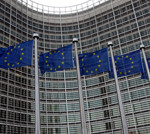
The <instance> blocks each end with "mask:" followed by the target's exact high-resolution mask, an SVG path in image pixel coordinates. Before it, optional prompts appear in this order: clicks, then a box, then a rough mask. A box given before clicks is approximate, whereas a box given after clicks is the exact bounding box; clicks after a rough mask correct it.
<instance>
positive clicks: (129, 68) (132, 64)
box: [109, 50, 142, 78]
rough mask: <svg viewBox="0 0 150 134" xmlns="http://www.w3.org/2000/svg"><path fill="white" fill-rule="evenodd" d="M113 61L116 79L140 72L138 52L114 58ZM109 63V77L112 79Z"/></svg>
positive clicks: (140, 63) (140, 62)
mask: <svg viewBox="0 0 150 134" xmlns="http://www.w3.org/2000/svg"><path fill="white" fill-rule="evenodd" d="M114 60H115V66H116V71H117V76H118V77H122V76H127V75H133V74H136V73H141V72H142V60H141V55H140V50H137V51H134V52H131V53H128V54H124V55H119V56H115V57H114ZM110 63H111V64H110V68H111V71H110V72H109V77H110V78H113V77H114V74H113V67H112V62H110Z"/></svg>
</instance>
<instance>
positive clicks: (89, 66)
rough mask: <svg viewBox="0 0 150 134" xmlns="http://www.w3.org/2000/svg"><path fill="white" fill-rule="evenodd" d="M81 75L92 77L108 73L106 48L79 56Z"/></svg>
mask: <svg viewBox="0 0 150 134" xmlns="http://www.w3.org/2000/svg"><path fill="white" fill-rule="evenodd" d="M79 65H80V73H81V75H92V74H97V73H102V72H107V71H109V58H108V48H104V49H101V50H98V51H95V52H92V53H84V54H79Z"/></svg>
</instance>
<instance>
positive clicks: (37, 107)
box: [33, 33, 41, 134]
mask: <svg viewBox="0 0 150 134" xmlns="http://www.w3.org/2000/svg"><path fill="white" fill-rule="evenodd" d="M33 38H34V43H35V134H40V133H41V132H40V97H39V79H38V54H37V39H38V38H39V35H38V34H37V33H34V34H33Z"/></svg>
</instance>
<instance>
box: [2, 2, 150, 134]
mask: <svg viewBox="0 0 150 134" xmlns="http://www.w3.org/2000/svg"><path fill="white" fill-rule="evenodd" d="M33 33H38V34H39V39H38V55H40V54H42V53H45V52H48V51H51V50H56V49H57V48H60V47H63V46H67V45H69V44H71V43H72V40H73V38H78V39H79V41H78V45H77V47H78V53H87V52H94V51H96V50H100V49H102V48H106V47H107V44H108V42H109V41H112V43H113V54H114V55H115V56H116V55H120V54H126V53H129V52H132V51H135V50H138V49H140V45H141V44H144V45H145V53H146V57H147V58H149V57H150V0H87V2H85V3H81V4H79V5H75V6H70V7H63V8H61V7H60V8H59V7H50V6H47V5H41V4H38V3H35V2H33V1H32V0H0V47H8V46H9V45H16V44H18V43H20V42H23V41H27V40H32V39H33ZM109 54H110V52H109ZM33 55H34V51H33ZM73 55H75V49H74V47H73ZM34 72H35V69H34V56H33V65H32V66H25V67H20V68H12V69H2V68H1V69H0V134H34V133H35V76H34V75H35V73H34ZM81 80H82V90H83V100H84V112H85V119H86V129H87V133H88V134H123V130H122V120H121V114H120V110H119V103H118V97H117V90H116V86H115V80H114V78H109V74H108V73H107V72H105V73H100V74H95V75H88V76H82V77H81ZM118 81H119V87H120V92H121V99H122V103H123V108H124V112H125V119H126V123H127V127H128V132H129V134H150V82H149V81H148V80H147V79H141V74H140V73H139V74H134V75H130V76H124V77H119V78H118ZM39 90H40V124H41V134H82V128H81V117H80V104H79V94H78V82H77V71H76V68H75V67H74V68H72V69H67V70H63V71H58V72H46V73H45V74H44V75H42V74H41V73H40V70H39Z"/></svg>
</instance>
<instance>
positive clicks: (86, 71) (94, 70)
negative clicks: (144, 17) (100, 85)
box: [81, 53, 102, 74]
mask: <svg viewBox="0 0 150 134" xmlns="http://www.w3.org/2000/svg"><path fill="white" fill-rule="evenodd" d="M93 55H96V53H93ZM84 57H87V55H84ZM96 58H97V59H98V63H99V64H98V65H97V68H94V69H93V70H90V72H89V70H87V69H85V67H84V63H83V62H84V58H82V59H81V61H82V67H83V70H84V72H85V73H91V74H93V73H94V72H97V71H98V68H100V67H101V65H100V63H101V62H102V61H101V59H99V58H100V56H99V55H97V56H96Z"/></svg>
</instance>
